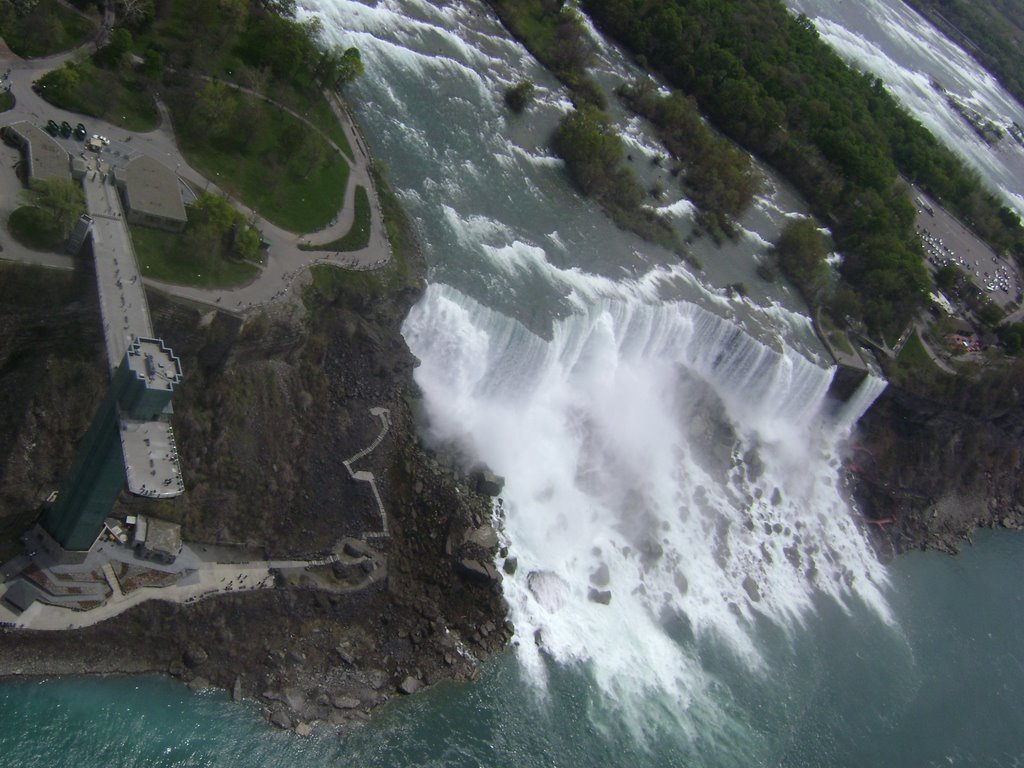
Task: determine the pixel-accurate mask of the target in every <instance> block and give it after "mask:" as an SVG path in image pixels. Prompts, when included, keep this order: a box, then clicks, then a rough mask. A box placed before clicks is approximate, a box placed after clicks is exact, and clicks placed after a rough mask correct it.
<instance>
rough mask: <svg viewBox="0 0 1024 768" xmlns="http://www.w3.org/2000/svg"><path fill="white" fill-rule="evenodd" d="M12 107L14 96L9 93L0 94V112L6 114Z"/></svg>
mask: <svg viewBox="0 0 1024 768" xmlns="http://www.w3.org/2000/svg"><path fill="white" fill-rule="evenodd" d="M13 106H14V94H13V93H11V92H10V91H4V92H3V93H0V112H6V111H7V110H8V109H10V108H11V107H13Z"/></svg>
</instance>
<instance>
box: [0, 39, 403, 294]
mask: <svg viewBox="0 0 1024 768" xmlns="http://www.w3.org/2000/svg"><path fill="white" fill-rule="evenodd" d="M89 45H91V44H89ZM89 45H87V46H83V48H88V47H89ZM73 54H74V52H73V51H68V52H64V53H61V54H57V55H55V56H50V57H47V58H43V59H32V60H25V59H20V58H18V57H16V56H14V55H13V54H10V53H8V54H7V55H6V56H4V55H3V54H2V53H0V63H2V64H4V65H6V66H9V67H10V68H11V75H10V82H11V91H12V93H14V95H15V99H16V104H15V107H14V108H13V109H11V110H9V111H8V112H6V113H0V123H2V124H7V123H13V122H17V121H18V120H28V121H30V122H33V123H35V124H36V125H43V124H45V122H46V121H47V120H48V119H53V120H56V121H57V122H60V121H62V120H67V121H68V122H69V123H71V124H75V123H77V122H79V121H81V122H84V123H85V124H86V125H87V126H88V129H89V132H90V133H99V134H102V135H105V136H108V137H110V139H111V140H112V141H111V144H112V146H111V147H109V148H108V150H109V151H115V150H117V151H125V152H127V151H130V152H137V153H143V154H148V155H150V156H151V157H153V158H155V159H156V160H159V161H160V162H161V163H163V164H164V165H166V166H167V167H168V168H171V169H174V171H175V172H176V173H177V174H178V176H179V178H181V179H184V180H186V181H188V182H191V183H192V184H193V185H194V186H196V187H197V188H201V189H209V190H210V191H212V192H215V193H217V194H221V195H224V196H225V197H226V198H227V199H228V200H229V201H230V202H231V204H232V206H233V207H234V208H235V209H236V210H238V211H239V212H240V213H242V215H244V216H245V217H246V218H247V219H249V220H254V221H256V222H257V225H258V226H259V228H260V229H261V230H262V231H263V233H264V236H265V237H266V238H267V239H269V240H270V242H271V243H272V245H271V247H270V248H269V249H268V251H267V255H266V263H265V264H264V265H263V266H262V268H261V269H260V272H259V274H258V275H257V277H256V278H255V279H254V280H252V281H251V282H249V283H248V284H246V285H241V286H235V287H231V288H198V287H191V286H181V285H174V284H171V283H164V282H160V281H156V280H150V279H147V278H144V282H145V284H146V285H150V286H153V287H156V288H159V289H160V290H162V291H164V292H166V293H168V294H171V295H173V296H180V297H182V298H185V299H189V300H191V301H197V302H201V303H204V304H209V305H212V306H215V307H217V308H220V309H224V310H228V311H232V312H236V313H244V312H246V311H248V310H250V309H254V308H257V307H260V306H262V305H265V304H269V303H271V302H274V301H278V300H281V299H283V298H285V297H286V296H287V295H288V294H289V291H290V288H291V285H292V282H293V281H294V280H295V278H296V277H298V276H299V274H300V273H303V272H305V271H306V270H307V269H308V268H309V267H310V266H312V265H313V264H330V265H333V266H336V267H339V268H343V269H353V270H368V269H376V268H379V267H381V266H383V265H385V264H387V263H388V262H389V261H390V259H391V245H390V243H389V242H388V239H387V235H386V232H385V229H384V222H383V217H382V215H381V211H380V204H379V200H378V197H377V191H376V187H375V186H374V184H373V179H372V177H371V174H370V170H369V162H370V159H369V154H368V153H367V151H366V148H365V144H364V142H363V141H362V139H361V137H359V135H358V132H357V131H356V130H355V128H354V126H353V125H352V123H351V120H350V118H349V116H348V114H347V112H346V111H345V110H344V109H343V108H342V107H341V106H340V104H341V102H340V100H339V99H338V98H337V96H335V95H334V94H325V95H327V96H328V101H329V103H330V105H331V109H332V111H333V112H334V114H335V115H336V116H337V117H338V120H339V122H340V124H341V126H342V129H343V130H344V131H345V135H346V137H347V138H348V140H349V143H350V145H351V146H352V149H353V157H352V158H349V157H348V156H347V155H346V160H348V161H349V163H350V170H349V176H348V182H347V187H346V191H345V201H346V204H345V206H344V207H343V208H342V210H341V211H339V214H338V217H337V219H336V220H335V222H334V223H333V224H332V225H330V226H328V227H326V228H324V229H322V230H320V231H318V232H310V233H295V232H289V231H287V230H284V229H282V228H280V227H278V226H276V225H274V224H272V223H271V222H269V221H267V220H266V219H264V218H263V217H262V216H259V215H257V214H256V212H254V211H253V210H252V209H251V208H249V207H248V206H246V205H244V204H242V203H241V202H240V201H238V200H235V199H234V198H232V197H231V196H229V195H227V194H226V193H225V192H224V191H223V190H221V189H220V187H219V186H217V185H216V184H214V183H213V182H212V181H211V180H210V179H207V178H206V177H204V176H203V175H202V174H200V173H199V172H198V171H197V170H195V169H194V168H192V167H191V166H190V165H189V164H188V162H187V161H186V160H185V158H184V156H183V155H182V154H181V151H180V150H179V148H178V145H177V142H176V141H175V138H174V133H173V128H172V126H171V121H170V116H169V114H168V111H167V108H166V106H165V105H164V104H163V102H162V101H161V100H160V99H159V98H157V99H156V104H157V109H158V111H159V113H160V116H161V123H160V125H159V126H158V127H157V128H156V129H154V130H152V131H149V132H147V133H135V132H129V131H126V130H125V129H123V128H118V127H117V126H114V125H111V124H110V123H107V122H105V121H103V120H99V119H98V118H91V117H90V118H86V117H84V116H82V115H79V114H76V113H73V112H68V111H66V110H62V109H60V108H58V107H55V106H53V105H51V104H49V103H47V102H46V101H44V100H43V99H42V98H41V97H40V96H39V95H38V94H36V93H35V92H34V91H33V90H32V83H33V81H35V80H36V79H37V78H39V77H40V76H42V75H43V74H45V73H46V72H48V71H50V70H51V69H55V68H56V67H59V66H60V65H62V64H63V63H64V62H65V61H66V60H67V59H68V58H70V57H71V56H72V55H73ZM226 84H227V85H229V86H231V87H236V88H238V89H239V90H242V91H245V92H248V93H252V91H249V90H248V89H245V88H242V87H241V86H235V85H232V84H230V83H226ZM253 95H258V96H259V97H260V98H264V99H266V100H267V101H270V102H271V103H275V102H273V100H271V99H268V98H266V97H264V96H262V95H260V94H253ZM278 106H281V105H278ZM282 108H284V109H287V108H286V107H283V106H282ZM288 111H289V112H291V113H292V114H295V113H294V112H293V111H292V110H290V109H289V110H288ZM296 117H298V118H299V119H301V120H303V121H304V122H306V123H307V125H311V124H310V123H309V122H308V121H307V120H306V119H305V118H304V117H302V116H299V115H296ZM314 127H315V126H314ZM331 143H332V146H334V148H335V149H336V150H337V151H339V152H340V151H341V149H340V148H339V147H337V145H336V144H334V143H333V142H331ZM358 185H361V186H363V187H365V188H366V190H367V192H368V193H369V198H370V211H371V213H370V218H371V233H370V242H369V244H368V245H367V246H366V247H365V248H363V249H361V250H359V251H353V252H350V253H339V252H329V251H303V250H301V249H300V248H299V244H300V243H314V244H317V243H320V244H322V243H328V242H331V241H333V240H336V239H338V238H340V237H342V236H344V235H345V234H347V233H348V230H349V228H351V225H352V219H353V216H354V199H355V188H356V186H358ZM4 229H5V228H4ZM0 245H2V246H3V249H4V250H3V251H2V252H0V258H8V259H11V260H16V261H24V262H26V263H34V264H44V265H46V266H57V267H67V266H71V260H70V258H66V257H59V258H57V259H53V258H51V256H52V255H44V254H35V253H34V252H31V251H28V249H25V248H22V247H20V246H17V244H16V243H13V242H12V241H11V238H10V237H9V236H7V234H6V232H3V233H0Z"/></svg>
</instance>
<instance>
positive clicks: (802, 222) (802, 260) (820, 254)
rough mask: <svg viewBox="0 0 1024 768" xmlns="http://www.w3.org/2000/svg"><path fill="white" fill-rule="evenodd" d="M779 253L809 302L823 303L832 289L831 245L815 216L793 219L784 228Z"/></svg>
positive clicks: (780, 261)
mask: <svg viewBox="0 0 1024 768" xmlns="http://www.w3.org/2000/svg"><path fill="white" fill-rule="evenodd" d="M775 253H776V255H777V257H778V259H779V265H780V266H781V267H782V271H783V272H784V273H785V275H786V277H788V278H789V279H790V280H792V281H793V283H794V284H795V285H796V286H797V287H798V288H799V289H800V291H801V293H803V294H804V298H805V299H807V302H808V303H809V304H815V305H816V304H819V303H820V302H821V301H822V299H823V298H824V297H825V293H826V291H827V290H828V265H827V264H826V263H825V256H826V255H828V249H827V248H826V245H825V237H824V236H823V235H822V234H821V232H819V231H818V225H817V223H816V222H815V221H814V220H813V219H797V220H796V221H791V222H789V223H788V224H787V225H786V228H785V229H783V230H782V234H781V235H780V236H779V240H778V242H777V243H776V244H775Z"/></svg>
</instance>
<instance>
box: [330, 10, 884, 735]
mask: <svg viewBox="0 0 1024 768" xmlns="http://www.w3.org/2000/svg"><path fill="white" fill-rule="evenodd" d="M316 8H317V9H318V11H319V12H320V13H321V14H322V18H323V20H324V23H325V28H326V29H327V31H328V34H330V35H333V36H334V38H335V39H336V40H337V41H339V42H341V43H342V44H355V45H358V46H359V47H360V49H361V50H362V53H363V58H364V61H365V62H366V66H367V75H366V78H365V82H364V83H363V84H361V85H360V90H359V106H358V109H359V114H360V116H361V117H362V119H363V120H364V121H365V122H366V123H367V126H368V128H369V130H368V140H369V142H370V144H371V145H372V146H374V147H375V150H377V151H378V152H379V153H380V154H381V155H382V156H383V157H384V158H385V160H386V163H387V164H388V166H389V168H390V171H389V176H390V177H391V180H392V182H393V184H394V185H395V186H396V187H397V189H398V193H399V195H400V196H401V198H402V200H403V202H404V203H405V205H406V207H407V208H408V210H409V211H410V213H411V215H412V216H413V218H414V220H415V221H416V223H417V225H418V227H419V229H420V234H421V236H422V238H423V241H424V245H425V250H426V252H427V255H428V259H429V261H430V268H431V272H430V274H431V285H430V286H429V288H428V290H427V292H426V294H425V296H424V297H423V299H422V300H421V301H420V302H419V303H418V304H417V305H416V306H415V307H414V308H413V310H412V311H411V313H410V315H409V317H408V319H407V321H406V323H405V326H404V334H405V337H406V340H407V341H408V343H409V346H410V348H411V349H412V351H413V352H414V354H415V355H416V356H417V357H418V358H419V359H420V360H421V361H422V364H421V366H420V367H419V368H418V369H417V372H416V380H417V382H418V384H419V385H420V387H421V389H422V391H423V395H424V402H425V406H426V412H427V415H428V420H429V425H428V432H429V434H428V437H429V438H430V439H431V440H433V441H436V442H437V443H438V444H442V445H445V446H449V447H455V448H457V449H458V450H460V451H461V452H462V453H463V455H465V456H466V457H467V459H468V460H471V461H477V460H482V461H485V462H486V463H487V464H489V465H490V466H491V468H492V469H494V470H495V471H496V472H498V473H499V474H501V475H503V476H504V477H505V478H506V486H505V490H504V493H503V499H502V503H503V509H502V510H501V512H500V518H501V520H502V522H503V526H504V527H503V532H502V536H503V539H504V541H505V542H506V543H507V544H508V545H509V547H510V550H511V553H512V555H513V556H514V557H516V558H517V560H518V570H517V571H516V574H515V576H514V577H509V578H506V580H505V594H506V596H507V598H508V600H509V603H510V605H511V610H512V618H513V620H514V622H515V624H516V627H517V641H518V656H519V658H520V660H521V663H522V668H523V670H524V673H525V674H526V675H527V676H528V677H529V678H530V679H531V680H533V681H534V682H535V683H536V684H537V686H538V689H540V690H543V688H544V685H545V678H546V674H545V669H546V662H545V661H544V659H545V658H550V659H553V660H555V661H556V662H558V663H561V664H580V665H583V666H585V667H586V669H588V670H589V674H592V675H593V677H594V679H595V680H596V681H597V684H598V685H599V686H600V689H601V690H602V691H603V692H604V693H605V694H606V695H607V697H609V700H612V701H614V702H616V704H617V707H616V708H617V709H621V710H622V711H623V713H626V712H630V713H632V715H630V719H631V722H632V725H633V727H634V728H635V729H636V730H638V731H644V730H646V729H647V728H648V727H649V726H650V723H651V718H652V714H651V706H652V705H651V702H652V701H657V702H659V705H658V706H659V707H660V708H661V709H660V711H662V712H663V713H666V716H668V717H670V718H672V719H673V720H674V721H675V722H677V723H678V724H681V725H682V726H683V728H684V729H691V728H693V727H695V725H694V724H695V723H708V722H716V723H719V725H720V727H721V728H722V729H723V731H727V730H728V725H727V720H728V718H727V717H726V716H725V715H724V714H723V710H722V707H721V698H722V692H721V690H720V686H719V685H718V684H717V683H716V682H715V680H714V675H712V674H710V673H708V672H707V671H706V670H705V668H704V666H703V665H702V663H701V661H700V660H699V658H698V652H697V651H696V646H695V645H694V643H695V642H697V641H709V640H710V641H713V642H715V643H718V644H720V645H721V646H722V647H724V648H727V649H729V653H731V654H733V655H734V656H735V658H736V659H739V660H740V661H741V663H742V664H744V665H746V666H747V667H748V668H749V669H750V670H751V674H763V673H765V670H764V663H763V658H762V654H761V653H760V651H759V647H758V644H759V640H758V636H757V631H756V627H757V625H758V623H759V622H762V621H764V620H765V619H767V620H768V621H770V622H771V623H773V624H774V625H776V626H778V627H781V628H783V630H784V631H794V630H796V629H797V628H798V627H799V626H800V622H801V621H802V618H803V617H804V616H806V615H807V612H808V611H811V610H812V605H813V600H814V599H816V597H820V596H821V595H827V596H830V597H832V598H834V599H835V600H836V601H838V602H839V603H841V604H847V603H848V602H849V601H851V600H859V601H862V602H863V603H866V604H867V605H869V606H871V607H872V608H873V609H874V610H875V611H876V613H877V615H879V616H882V617H883V618H888V613H887V607H886V603H885V599H884V596H883V592H884V590H885V584H886V577H885V574H884V572H883V569H882V568H881V566H880V565H879V563H878V562H877V561H876V559H875V557H874V555H873V553H872V552H871V550H870V548H869V547H868V545H867V543H866V541H865V539H864V537H863V535H862V533H861V532H860V530H859V529H858V528H857V525H856V523H855V521H854V518H853V516H852V515H851V510H850V508H849V506H848V505H847V503H846V501H845V500H844V498H843V495H842V493H841V490H840V476H841V472H840V448H839V446H840V444H841V442H842V440H843V438H844V437H845V436H846V434H847V432H848V429H849V427H850V425H851V424H852V422H853V421H855V419H856V418H857V417H859V415H860V414H861V413H863V410H864V409H866V408H867V407H868V406H870V404H871V402H872V401H873V400H874V397H876V396H877V394H878V393H879V391H880V388H879V386H878V383H877V382H875V381H873V380H872V381H870V382H869V383H867V384H866V385H865V387H863V388H862V391H861V392H860V393H859V394H858V396H857V397H856V398H855V400H854V401H852V402H851V403H850V404H849V406H848V407H847V409H846V410H845V411H844V412H842V413H840V414H838V415H836V414H834V413H833V412H832V411H833V410H834V408H833V406H832V404H830V403H829V402H828V401H827V398H826V392H827V390H828V387H829V384H830V382H831V379H832V370H831V369H830V368H828V367H825V366H824V365H823V364H822V363H821V353H820V348H819V347H818V346H817V342H816V340H814V338H813V334H812V333H811V331H810V323H809V321H808V320H807V318H806V317H804V316H803V315H801V314H799V313H798V312H796V311H793V310H792V309H786V308H784V307H782V306H781V305H780V304H779V303H778V302H777V301H776V300H775V299H768V298H765V297H762V298H761V300H755V299H742V298H730V297H729V296H728V295H727V293H726V292H725V291H723V290H720V289H716V288H713V287H711V286H707V285H705V284H704V283H703V282H702V279H701V278H700V277H698V276H696V275H694V274H693V273H691V271H690V270H689V269H688V268H687V267H685V266H684V265H683V264H681V263H679V261H678V259H673V260H672V261H668V257H671V254H665V253H663V252H659V251H658V249H655V248H652V247H649V246H647V245H645V244H643V243H641V242H639V241H637V240H636V239H635V238H631V237H630V236H628V235H625V234H623V233H621V232H619V231H618V230H616V229H615V228H614V227H612V226H611V225H610V224H608V222H607V221H606V220H605V219H604V218H603V217H602V215H601V214H600V213H599V212H598V211H597V210H596V209H595V208H594V207H593V206H591V205H589V204H587V203H584V202H582V201H580V199H579V198H578V196H577V195H576V193H575V192H574V191H573V190H572V188H571V186H570V185H569V184H568V183H567V180H566V179H565V175H564V171H563V170H562V168H561V164H560V163H559V162H558V161H556V160H553V159H552V158H551V157H550V150H549V149H548V148H547V138H546V133H545V132H549V131H550V130H551V128H552V127H553V125H554V121H555V120H557V117H558V116H559V115H561V114H562V113H564V111H565V109H566V98H565V93H564V92H563V91H562V90H561V89H560V88H559V87H558V85H557V84H556V83H554V82H553V81H552V80H551V79H550V77H549V76H548V75H546V74H545V73H544V72H543V71H542V70H540V69H539V67H537V65H536V64H535V63H534V62H532V60H531V59H530V58H529V56H528V55H527V54H526V53H525V51H523V50H522V48H521V47H520V46H518V45H516V44H514V43H512V42H509V41H508V40H507V39H506V37H505V35H504V34H503V32H502V30H501V29H500V27H499V25H498V24H497V23H496V21H495V20H494V19H493V18H491V17H490V16H489V15H488V13H487V12H486V11H485V10H484V8H483V7H482V6H479V5H477V4H475V3H470V2H466V3H460V2H455V3H447V4H445V5H444V6H440V7H438V6H434V5H431V4H428V3H425V2H415V1H412V0H410V1H409V2H400V1H399V0H383V1H382V2H378V3H377V4H375V5H373V6H366V5H363V4H361V3H358V2H345V1H341V0H320V2H318V3H316ZM612 53H613V51H612V49H610V48H609V49H604V50H603V51H602V62H603V66H604V67H605V68H606V69H607V70H608V72H605V76H606V77H607V76H610V75H609V74H608V73H609V72H611V73H614V71H615V67H617V66H625V64H624V63H622V62H621V61H619V60H618V59H617V57H615V56H613V55H612ZM631 76H632V74H631V73H627V72H625V71H623V72H622V77H623V79H625V78H626V77H631ZM523 77H529V78H530V79H532V80H534V81H535V82H536V83H537V85H538V89H539V94H540V95H539V104H538V105H537V106H535V107H533V108H531V111H530V114H529V115H528V116H527V117H526V118H524V120H525V121H526V122H523V121H520V122H511V121H508V119H507V117H506V115H505V112H504V110H503V108H502V106H501V92H502V89H503V88H504V87H506V86H507V85H509V84H511V83H514V82H516V81H517V80H519V79H521V78H523ZM427 89H429V90H430V93H431V98H430V99H429V100H426V99H424V98H423V95H422V94H423V93H424V91H425V90H427ZM531 121H532V122H531ZM531 128H532V131H531V130H530V129H531ZM623 130H624V131H625V132H627V134H628V136H629V140H630V141H631V145H632V146H633V147H634V148H635V149H636V150H637V151H641V150H642V151H645V152H650V151H651V149H650V147H649V146H648V143H649V137H648V136H646V135H645V134H644V133H643V130H642V125H640V123H639V122H638V121H630V122H629V123H628V124H627V125H625V126H623ZM537 132H540V134H541V135H535V133H537ZM410 146H412V147H413V149H410ZM777 186H778V185H777V184H766V192H765V196H764V197H762V198H760V199H759V201H758V210H759V211H761V213H762V214H763V215H762V216H761V217H760V218H759V219H758V224H757V226H758V227H759V228H760V229H759V230H758V229H755V228H754V225H753V224H751V225H749V226H748V225H746V224H745V225H744V226H745V228H746V229H745V231H746V232H747V234H746V235H745V237H744V238H743V240H744V241H745V242H748V243H752V244H753V245H754V246H755V247H756V248H760V247H763V245H764V243H766V242H770V241H771V240H772V239H774V237H775V236H776V235H777V233H778V227H779V226H781V223H782V222H784V221H785V219H786V218H787V217H788V216H791V215H795V214H794V212H793V211H792V210H791V209H790V208H787V207H786V205H785V204H784V203H783V202H781V198H780V197H779V190H778V189H777V188H776V187H777ZM672 209H673V212H675V213H676V214H677V215H679V216H686V215H690V212H691V207H690V206H689V205H688V203H687V202H686V201H680V202H678V203H675V204H673V205H672ZM773 228H774V229H773ZM745 247H748V250H747V251H744V252H742V253H741V254H740V255H739V256H736V255H735V253H733V255H728V254H729V252H728V250H727V249H724V250H723V251H721V252H719V253H715V258H719V259H722V260H727V259H729V258H742V259H748V260H749V259H751V253H755V254H756V250H754V251H751V250H749V246H745ZM737 252H738V251H737ZM716 691H717V692H716ZM641 702H644V704H643V707H642V708H641ZM630 704H633V705H636V706H629V705H630ZM655 719H656V718H655Z"/></svg>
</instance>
